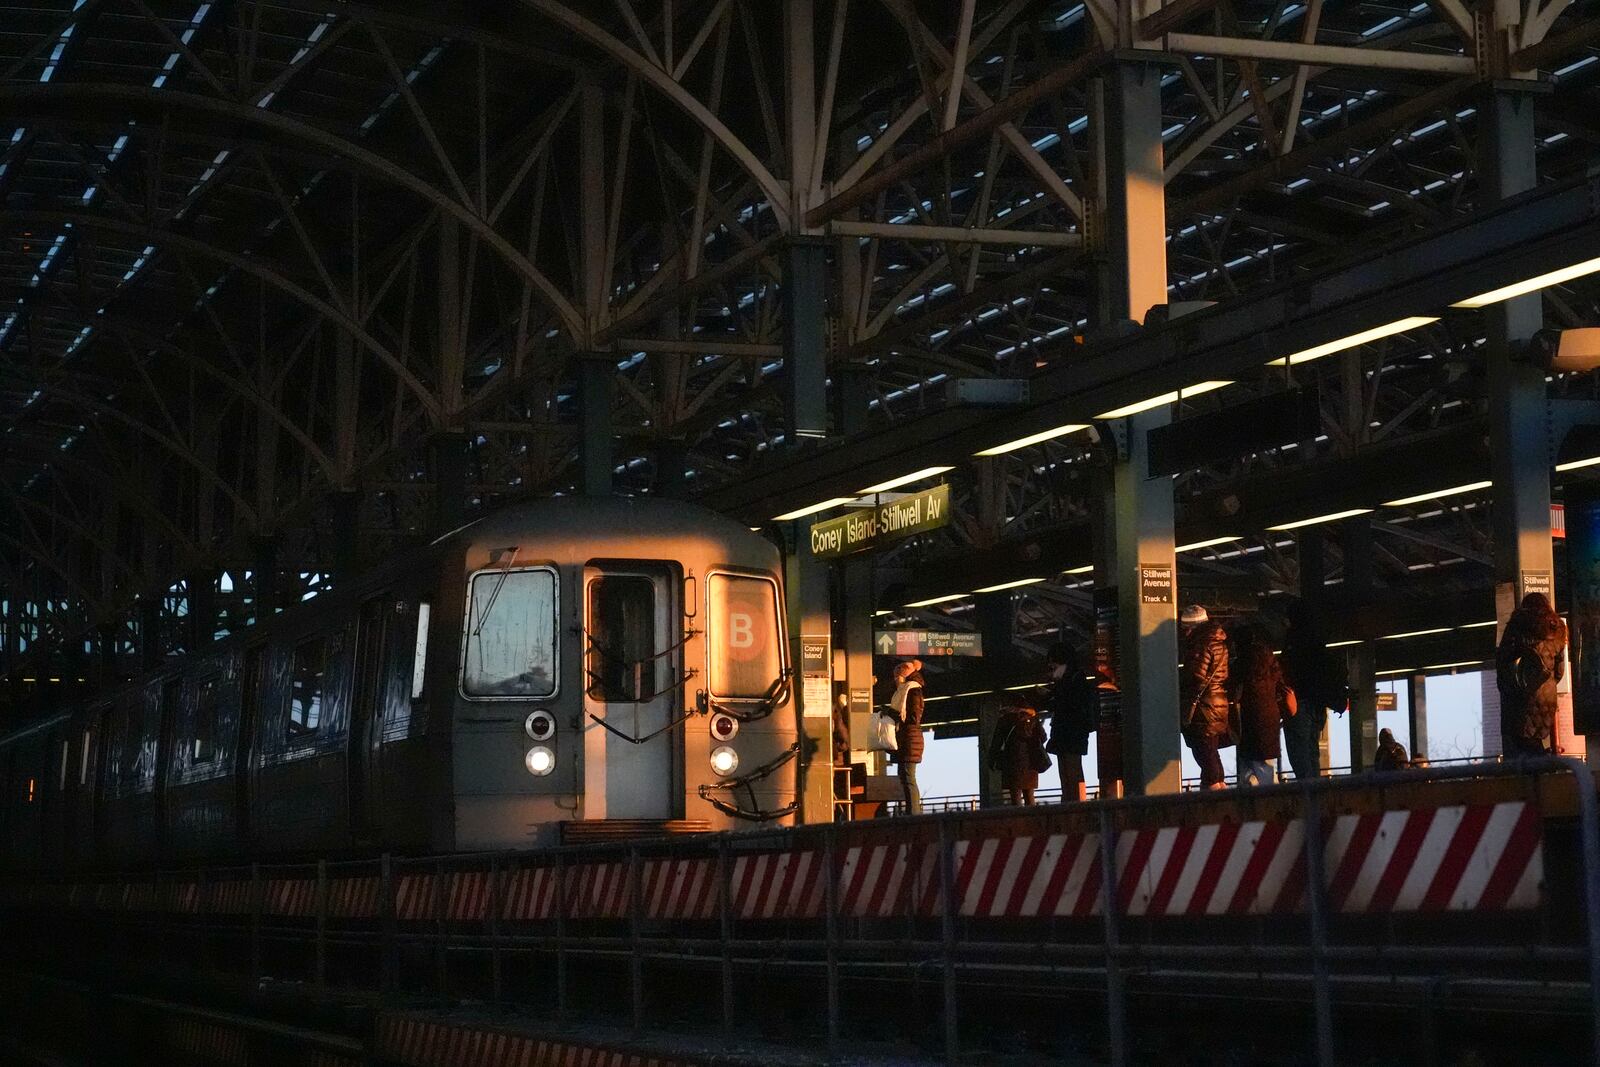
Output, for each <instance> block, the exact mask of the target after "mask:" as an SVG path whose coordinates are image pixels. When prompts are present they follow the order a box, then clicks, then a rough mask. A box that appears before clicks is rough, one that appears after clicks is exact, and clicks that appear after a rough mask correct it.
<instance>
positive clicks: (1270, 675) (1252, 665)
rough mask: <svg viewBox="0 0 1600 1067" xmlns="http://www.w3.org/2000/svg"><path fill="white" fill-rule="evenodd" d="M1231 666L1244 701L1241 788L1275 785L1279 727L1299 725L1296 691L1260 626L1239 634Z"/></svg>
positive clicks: (1237, 695) (1236, 689)
mask: <svg viewBox="0 0 1600 1067" xmlns="http://www.w3.org/2000/svg"><path fill="white" fill-rule="evenodd" d="M1231 666H1232V668H1233V679H1234V682H1233V690H1234V695H1235V698H1236V699H1237V700H1238V701H1239V784H1240V785H1272V784H1274V783H1276V782H1277V780H1278V729H1279V727H1280V726H1285V725H1287V724H1288V723H1290V722H1293V721H1294V718H1295V713H1296V711H1297V710H1298V709H1297V707H1296V702H1295V695H1294V690H1292V689H1290V688H1289V684H1288V683H1287V682H1286V681H1284V677H1283V669H1282V668H1281V667H1280V666H1279V665H1278V657H1277V656H1275V655H1273V653H1272V646H1271V644H1269V643H1268V641H1267V635H1266V634H1265V633H1263V632H1262V631H1261V628H1260V627H1259V626H1256V625H1253V624H1252V625H1248V626H1246V627H1244V629H1242V630H1241V631H1240V632H1239V635H1238V638H1237V640H1236V641H1235V644H1234V657H1233V661H1232V664H1231Z"/></svg>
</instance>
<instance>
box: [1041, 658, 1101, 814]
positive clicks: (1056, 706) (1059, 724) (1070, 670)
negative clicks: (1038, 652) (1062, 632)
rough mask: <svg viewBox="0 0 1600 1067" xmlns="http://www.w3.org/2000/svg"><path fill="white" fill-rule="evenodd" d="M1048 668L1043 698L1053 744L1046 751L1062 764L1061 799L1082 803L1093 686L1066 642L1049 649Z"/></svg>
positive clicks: (1092, 711) (1091, 717)
mask: <svg viewBox="0 0 1600 1067" xmlns="http://www.w3.org/2000/svg"><path fill="white" fill-rule="evenodd" d="M1045 665H1046V666H1047V667H1048V669H1049V671H1050V688H1049V689H1048V690H1047V691H1046V693H1045V698H1044V700H1045V710H1046V711H1047V712H1048V713H1049V715H1050V742H1049V744H1047V745H1046V746H1045V751H1046V752H1049V753H1050V754H1051V755H1053V756H1055V757H1056V758H1057V759H1058V760H1060V761H1061V799H1062V800H1065V801H1069V802H1070V801H1073V800H1082V799H1083V792H1084V777H1083V757H1085V756H1087V755H1088V754H1089V735H1090V734H1091V733H1093V732H1094V716H1095V690H1094V683H1093V682H1091V681H1090V680H1089V679H1088V678H1087V677H1086V676H1085V675H1084V673H1083V665H1082V664H1081V663H1079V662H1078V654H1077V653H1076V652H1075V651H1073V648H1072V646H1071V645H1069V644H1067V643H1066V642H1064V641H1063V642H1060V643H1058V644H1054V645H1051V646H1050V651H1049V652H1048V653H1046V654H1045Z"/></svg>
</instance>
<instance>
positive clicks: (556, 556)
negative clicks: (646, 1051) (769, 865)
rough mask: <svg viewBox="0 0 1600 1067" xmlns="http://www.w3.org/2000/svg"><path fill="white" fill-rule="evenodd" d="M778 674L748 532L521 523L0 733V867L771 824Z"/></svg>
mask: <svg viewBox="0 0 1600 1067" xmlns="http://www.w3.org/2000/svg"><path fill="white" fill-rule="evenodd" d="M789 674H790V672H789V667H788V659H787V641H786V634H785V633H784V599H783V587H782V569H781V565H780V559H779V555H778V552H777V550H776V549H775V548H774V547H773V546H772V545H771V544H770V543H769V542H768V541H766V540H765V539H764V538H761V537H759V536H757V535H755V534H753V533H751V532H750V531H749V530H748V529H747V528H745V527H744V526H741V525H739V524H737V523H734V522H731V521H729V520H727V519H725V518H722V517H720V516H717V515H715V514H712V513H710V512H707V511H704V510H702V509H699V508H696V507H693V506H691V505H687V504H678V503H672V502H666V501H655V500H628V499H585V498H557V499H552V500H547V501H541V502H537V503H530V504H524V505H519V506H516V507H512V508H509V509H506V510H504V511H502V512H500V513H498V514H495V515H493V516H490V517H487V518H484V519H482V520H480V521H478V522H475V523H473V524H471V525H469V526H467V527H465V528H463V529H462V530H459V531H457V532H455V533H453V534H451V535H449V536H447V537H445V538H442V539H441V540H440V541H439V542H437V543H435V544H434V545H432V546H430V547H429V548H427V549H423V550H419V551H418V552H416V553H413V554H409V555H406V556H404V557H401V558H397V559H395V560H392V561H390V562H389V563H388V564H387V565H386V566H384V567H381V568H379V569H378V570H377V571H375V572H374V573H373V574H371V575H369V576H368V577H366V578H364V579H362V580H361V581H358V582H354V583H349V584H347V585H346V586H345V587H343V588H338V589H335V590H333V591H331V592H329V593H325V594H323V595H321V596H319V597H316V598H315V599H313V600H311V601H309V602H307V603H305V604H301V605H297V606H294V607H292V608H290V609H289V610H287V611H284V612H281V613H279V614H278V615H277V616H276V617H275V618H273V619H272V620H271V621H269V622H266V623H264V624H261V625H257V626H255V627H251V628H250V629H249V630H247V631H245V632H242V633H239V634H235V635H232V636H230V637H228V638H226V639H224V640H222V641H219V642H217V643H216V644H215V645H214V646H212V647H211V648H208V649H207V650H205V651H203V652H201V653H199V654H196V655H193V656H189V657H186V658H185V659H183V660H181V661H174V662H172V663H171V664H169V665H168V666H167V668H166V669H164V670H162V671H160V672H157V673H154V674H150V675H147V676H145V677H142V678H139V679H136V680H134V681H132V682H130V683H128V684H126V685H124V686H122V687H121V688H119V689H118V690H116V691H114V692H110V693H105V694H102V695H100V696H98V697H97V698H96V699H94V700H93V701H91V702H89V703H86V704H84V705H82V706H79V707H74V708H71V709H69V710H67V711H65V712H63V713H60V714H57V715H55V716H53V717H51V718H49V719H47V720H45V721H42V722H40V723H39V724H37V725H35V726H32V727H30V728H28V729H25V730H21V731H18V732H17V733H14V734H12V735H11V736H9V737H6V738H4V739H0V788H3V790H4V793H3V796H4V804H3V805H0V863H3V864H4V865H5V866H7V867H10V868H12V869H24V870H63V869H65V870H72V869H86V868H123V867H130V866H147V865H153V864H158V863H171V862H183V861H198V860H210V859H218V858H224V857H242V856H257V855H262V856H288V855H327V854H340V853H370V852H374V851H378V850H393V851H398V852H415V853H423V852H427V853H433V852H449V851H480V850H489V849H504V848H524V847H532V846H539V845H545V844H553V843H557V842H558V841H559V840H561V839H562V837H563V835H562V833H561V829H562V827H563V825H564V824H566V825H572V824H584V825H588V826H590V827H591V828H593V827H597V826H598V827H601V828H604V827H607V826H609V827H613V828H616V829H617V830H619V831H625V830H627V829H629V828H637V829H649V828H652V827H658V826H659V827H667V826H669V825H672V824H677V826H678V827H680V828H681V827H683V826H688V827H693V828H706V829H712V830H720V829H738V828H741V827H746V826H752V825H775V824H776V825H783V824H786V823H788V822H791V821H792V817H793V812H794V811H795V807H796V804H797V788H796V787H797V781H796V774H797V768H798V763H799V759H798V754H799V751H800V745H799V742H798V737H799V733H798V721H797V719H796V710H795V706H794V702H793V700H792V697H791V693H790V685H789ZM602 821H603V822H602Z"/></svg>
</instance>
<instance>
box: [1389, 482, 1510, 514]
mask: <svg viewBox="0 0 1600 1067" xmlns="http://www.w3.org/2000/svg"><path fill="white" fill-rule="evenodd" d="M1493 485H1494V483H1493V482H1468V483H1467V484H1466V485H1457V486H1454V487H1452V488H1450V489H1439V490H1436V491H1435V492H1432V493H1418V494H1417V495H1416V496H1406V497H1401V498H1400V499H1399V500H1385V501H1384V502H1383V506H1384V507H1386V508H1403V507H1405V506H1406V505H1407V504H1420V503H1422V502H1423V501H1425V500H1437V499H1438V498H1439V497H1442V496H1456V495H1457V494H1460V493H1476V492H1477V491H1478V490H1479V489H1489V488H1492V487H1493Z"/></svg>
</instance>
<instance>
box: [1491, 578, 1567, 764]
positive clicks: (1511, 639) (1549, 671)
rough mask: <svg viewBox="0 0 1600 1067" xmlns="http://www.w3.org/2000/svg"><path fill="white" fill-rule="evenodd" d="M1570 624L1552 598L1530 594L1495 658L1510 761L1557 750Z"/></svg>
mask: <svg viewBox="0 0 1600 1067" xmlns="http://www.w3.org/2000/svg"><path fill="white" fill-rule="evenodd" d="M1566 648H1567V624H1566V623H1564V622H1562V621H1561V616H1559V615H1557V614H1556V611H1555V608H1553V607H1551V606H1550V598H1549V597H1547V596H1545V595H1544V594H1543V593H1529V594H1528V595H1527V596H1525V597H1523V598H1522V603H1521V604H1519V605H1517V610H1516V611H1513V612H1512V613H1511V618H1509V619H1508V620H1506V632H1505V635H1504V636H1503V637H1501V639H1500V648H1499V650H1498V651H1497V652H1496V653H1495V657H1494V667H1495V682H1496V684H1497V685H1498V687H1499V689H1500V740H1501V745H1502V748H1503V751H1504V752H1505V754H1506V755H1508V756H1542V755H1544V754H1546V753H1548V752H1550V751H1552V750H1553V748H1554V742H1555V731H1556V685H1557V684H1558V683H1559V682H1560V681H1561V677H1562V675H1563V673H1564V672H1565V670H1566V660H1565V657H1564V656H1563V653H1564V652H1565V651H1566Z"/></svg>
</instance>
